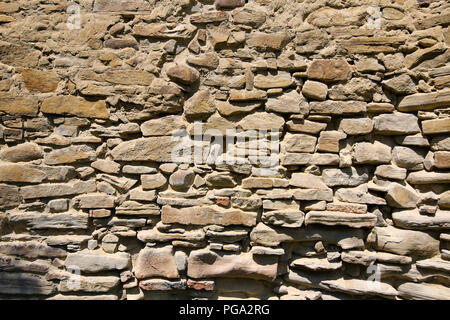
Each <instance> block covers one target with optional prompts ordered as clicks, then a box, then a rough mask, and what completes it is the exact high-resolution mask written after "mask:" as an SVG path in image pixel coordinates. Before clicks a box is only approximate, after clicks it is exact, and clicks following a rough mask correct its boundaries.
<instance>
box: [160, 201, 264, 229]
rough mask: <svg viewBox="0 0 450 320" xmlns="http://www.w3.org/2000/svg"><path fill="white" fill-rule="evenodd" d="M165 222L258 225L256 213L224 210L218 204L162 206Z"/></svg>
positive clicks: (163, 220)
mask: <svg viewBox="0 0 450 320" xmlns="http://www.w3.org/2000/svg"><path fill="white" fill-rule="evenodd" d="M162 222H163V223H179V224H182V225H189V224H191V225H209V224H217V225H222V226H230V225H244V226H249V227H251V226H254V225H256V213H254V212H245V211H241V210H237V209H229V210H224V209H221V208H220V207H218V206H204V207H192V208H183V209H175V208H172V207H170V206H164V207H163V208H162Z"/></svg>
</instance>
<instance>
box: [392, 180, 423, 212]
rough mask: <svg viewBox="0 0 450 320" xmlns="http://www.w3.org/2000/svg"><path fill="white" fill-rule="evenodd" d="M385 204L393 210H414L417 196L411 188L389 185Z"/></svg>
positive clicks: (396, 184) (395, 184) (394, 184)
mask: <svg viewBox="0 0 450 320" xmlns="http://www.w3.org/2000/svg"><path fill="white" fill-rule="evenodd" d="M386 200H387V203H388V204H389V205H390V206H392V207H394V208H405V209H408V208H415V207H416V205H417V202H418V200H419V196H418V194H417V193H416V192H415V191H414V189H412V188H411V187H404V186H402V185H401V184H398V183H391V184H390V185H389V187H388V192H387V194H386Z"/></svg>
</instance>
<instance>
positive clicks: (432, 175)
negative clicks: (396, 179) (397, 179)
mask: <svg viewBox="0 0 450 320" xmlns="http://www.w3.org/2000/svg"><path fill="white" fill-rule="evenodd" d="M406 180H407V181H408V182H409V183H410V184H433V183H450V173H446V172H428V171H418V172H411V173H410V174H409V175H408V178H407V179H406Z"/></svg>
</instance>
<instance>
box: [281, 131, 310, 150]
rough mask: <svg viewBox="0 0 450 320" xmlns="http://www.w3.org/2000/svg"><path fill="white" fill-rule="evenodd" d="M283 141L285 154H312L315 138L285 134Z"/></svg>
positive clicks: (305, 135)
mask: <svg viewBox="0 0 450 320" xmlns="http://www.w3.org/2000/svg"><path fill="white" fill-rule="evenodd" d="M284 141H285V143H286V144H285V148H286V151H287V152H299V153H314V151H315V149H316V143H317V138H316V137H314V136H310V135H307V134H291V133H287V134H286V136H285V139H284Z"/></svg>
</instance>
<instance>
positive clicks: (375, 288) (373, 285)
mask: <svg viewBox="0 0 450 320" xmlns="http://www.w3.org/2000/svg"><path fill="white" fill-rule="evenodd" d="M321 283H322V284H323V285H324V286H326V287H328V288H329V289H331V290H337V291H340V292H344V293H349V294H352V295H375V296H382V297H388V298H391V299H394V298H395V297H396V296H397V295H398V292H397V290H395V289H394V287H392V286H390V285H389V284H387V283H383V282H375V281H371V280H359V279H346V280H344V279H339V280H327V281H322V282H321Z"/></svg>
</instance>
